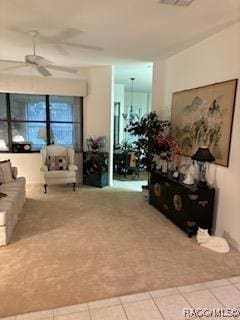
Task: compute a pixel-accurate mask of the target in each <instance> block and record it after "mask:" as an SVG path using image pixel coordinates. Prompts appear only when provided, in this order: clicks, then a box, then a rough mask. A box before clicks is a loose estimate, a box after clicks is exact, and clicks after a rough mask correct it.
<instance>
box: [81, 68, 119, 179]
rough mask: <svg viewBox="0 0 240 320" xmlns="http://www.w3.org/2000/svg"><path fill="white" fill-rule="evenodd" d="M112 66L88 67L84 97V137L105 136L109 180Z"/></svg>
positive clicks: (111, 132)
mask: <svg viewBox="0 0 240 320" xmlns="http://www.w3.org/2000/svg"><path fill="white" fill-rule="evenodd" d="M113 95H114V90H113V68H112V67H111V66H104V67H95V68H89V72H88V96H87V97H85V98H84V110H83V117H84V120H83V123H84V137H85V138H87V137H89V136H92V137H99V136H106V137H107V144H106V147H105V151H106V152H109V155H110V166H109V177H110V178H109V182H110V183H111V181H112V135H113V130H112V120H113Z"/></svg>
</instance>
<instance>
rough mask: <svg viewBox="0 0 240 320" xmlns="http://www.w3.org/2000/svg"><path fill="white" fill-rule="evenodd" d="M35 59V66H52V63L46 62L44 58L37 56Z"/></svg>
mask: <svg viewBox="0 0 240 320" xmlns="http://www.w3.org/2000/svg"><path fill="white" fill-rule="evenodd" d="M36 57H37V58H36V61H35V62H36V64H39V65H41V66H45V65H49V64H52V63H53V62H52V61H50V60H47V59H45V58H43V57H38V56H36Z"/></svg>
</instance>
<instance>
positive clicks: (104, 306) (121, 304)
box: [2, 276, 240, 320]
mask: <svg viewBox="0 0 240 320" xmlns="http://www.w3.org/2000/svg"><path fill="white" fill-rule="evenodd" d="M228 307H232V308H239V311H240V276H239V277H234V278H229V279H222V280H216V281H210V282H205V283H199V284H194V285H188V286H183V287H176V288H169V289H162V290H156V291H150V292H143V293H137V294H132V295H127V296H122V297H117V298H111V299H106V300H100V301H94V302H89V303H83V304H79V305H74V306H68V307H63V308H58V309H52V310H46V311H41V312H33V313H28V314H23V315H18V316H15V317H8V318H2V320H3V319H4V320H53V319H57V320H158V319H159V320H181V319H240V313H239V315H238V316H237V317H224V318H219V317H215V318H211V317H208V318H207V317H206V318H205V317H201V318H200V317H199V318H195V317H184V316H183V308H211V309H212V308H228Z"/></svg>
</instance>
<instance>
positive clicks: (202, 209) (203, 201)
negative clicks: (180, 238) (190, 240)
mask: <svg viewBox="0 0 240 320" xmlns="http://www.w3.org/2000/svg"><path fill="white" fill-rule="evenodd" d="M182 180H183V177H182V176H180V178H179V180H178V181H177V180H176V179H174V178H172V177H170V175H168V176H167V175H163V174H162V173H160V172H158V171H155V172H152V174H151V179H150V189H149V203H150V204H151V205H153V206H154V207H155V208H157V209H158V210H159V211H160V212H161V213H163V214H164V215H165V216H166V217H167V218H169V219H170V220H171V221H173V222H174V223H175V224H176V225H177V226H179V227H180V228H181V229H182V230H183V231H185V232H186V233H187V234H188V236H189V237H191V236H192V235H194V234H196V232H197V228H198V227H202V228H204V229H208V231H209V233H211V231H212V221H213V209H214V195H215V189H213V188H208V189H199V188H197V185H196V184H194V185H191V186H188V185H185V184H183V183H182Z"/></svg>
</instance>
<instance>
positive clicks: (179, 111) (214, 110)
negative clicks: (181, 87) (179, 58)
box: [171, 79, 237, 166]
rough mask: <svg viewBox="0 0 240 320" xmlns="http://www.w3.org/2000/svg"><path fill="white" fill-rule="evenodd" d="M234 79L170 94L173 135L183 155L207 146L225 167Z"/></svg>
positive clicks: (234, 86) (235, 87) (229, 140)
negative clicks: (171, 96)
mask: <svg viewBox="0 0 240 320" xmlns="http://www.w3.org/2000/svg"><path fill="white" fill-rule="evenodd" d="M236 89H237V79H235V80H230V81H225V82H221V83H215V84H212V85H208V86H204V87H200V88H196V89H190V90H185V91H180V92H175V93H173V99H172V115H171V123H172V135H173V137H174V138H175V139H176V140H177V142H178V143H179V147H180V149H181V152H182V155H185V156H192V155H193V154H194V153H195V152H196V151H197V149H198V148H199V147H203V146H206V147H208V148H209V150H210V151H211V153H212V154H213V155H214V157H215V159H216V161H215V163H216V164H219V165H222V166H228V161H229V152H230V144H231V133H232V122H233V114H234V105H235V97H236Z"/></svg>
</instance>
